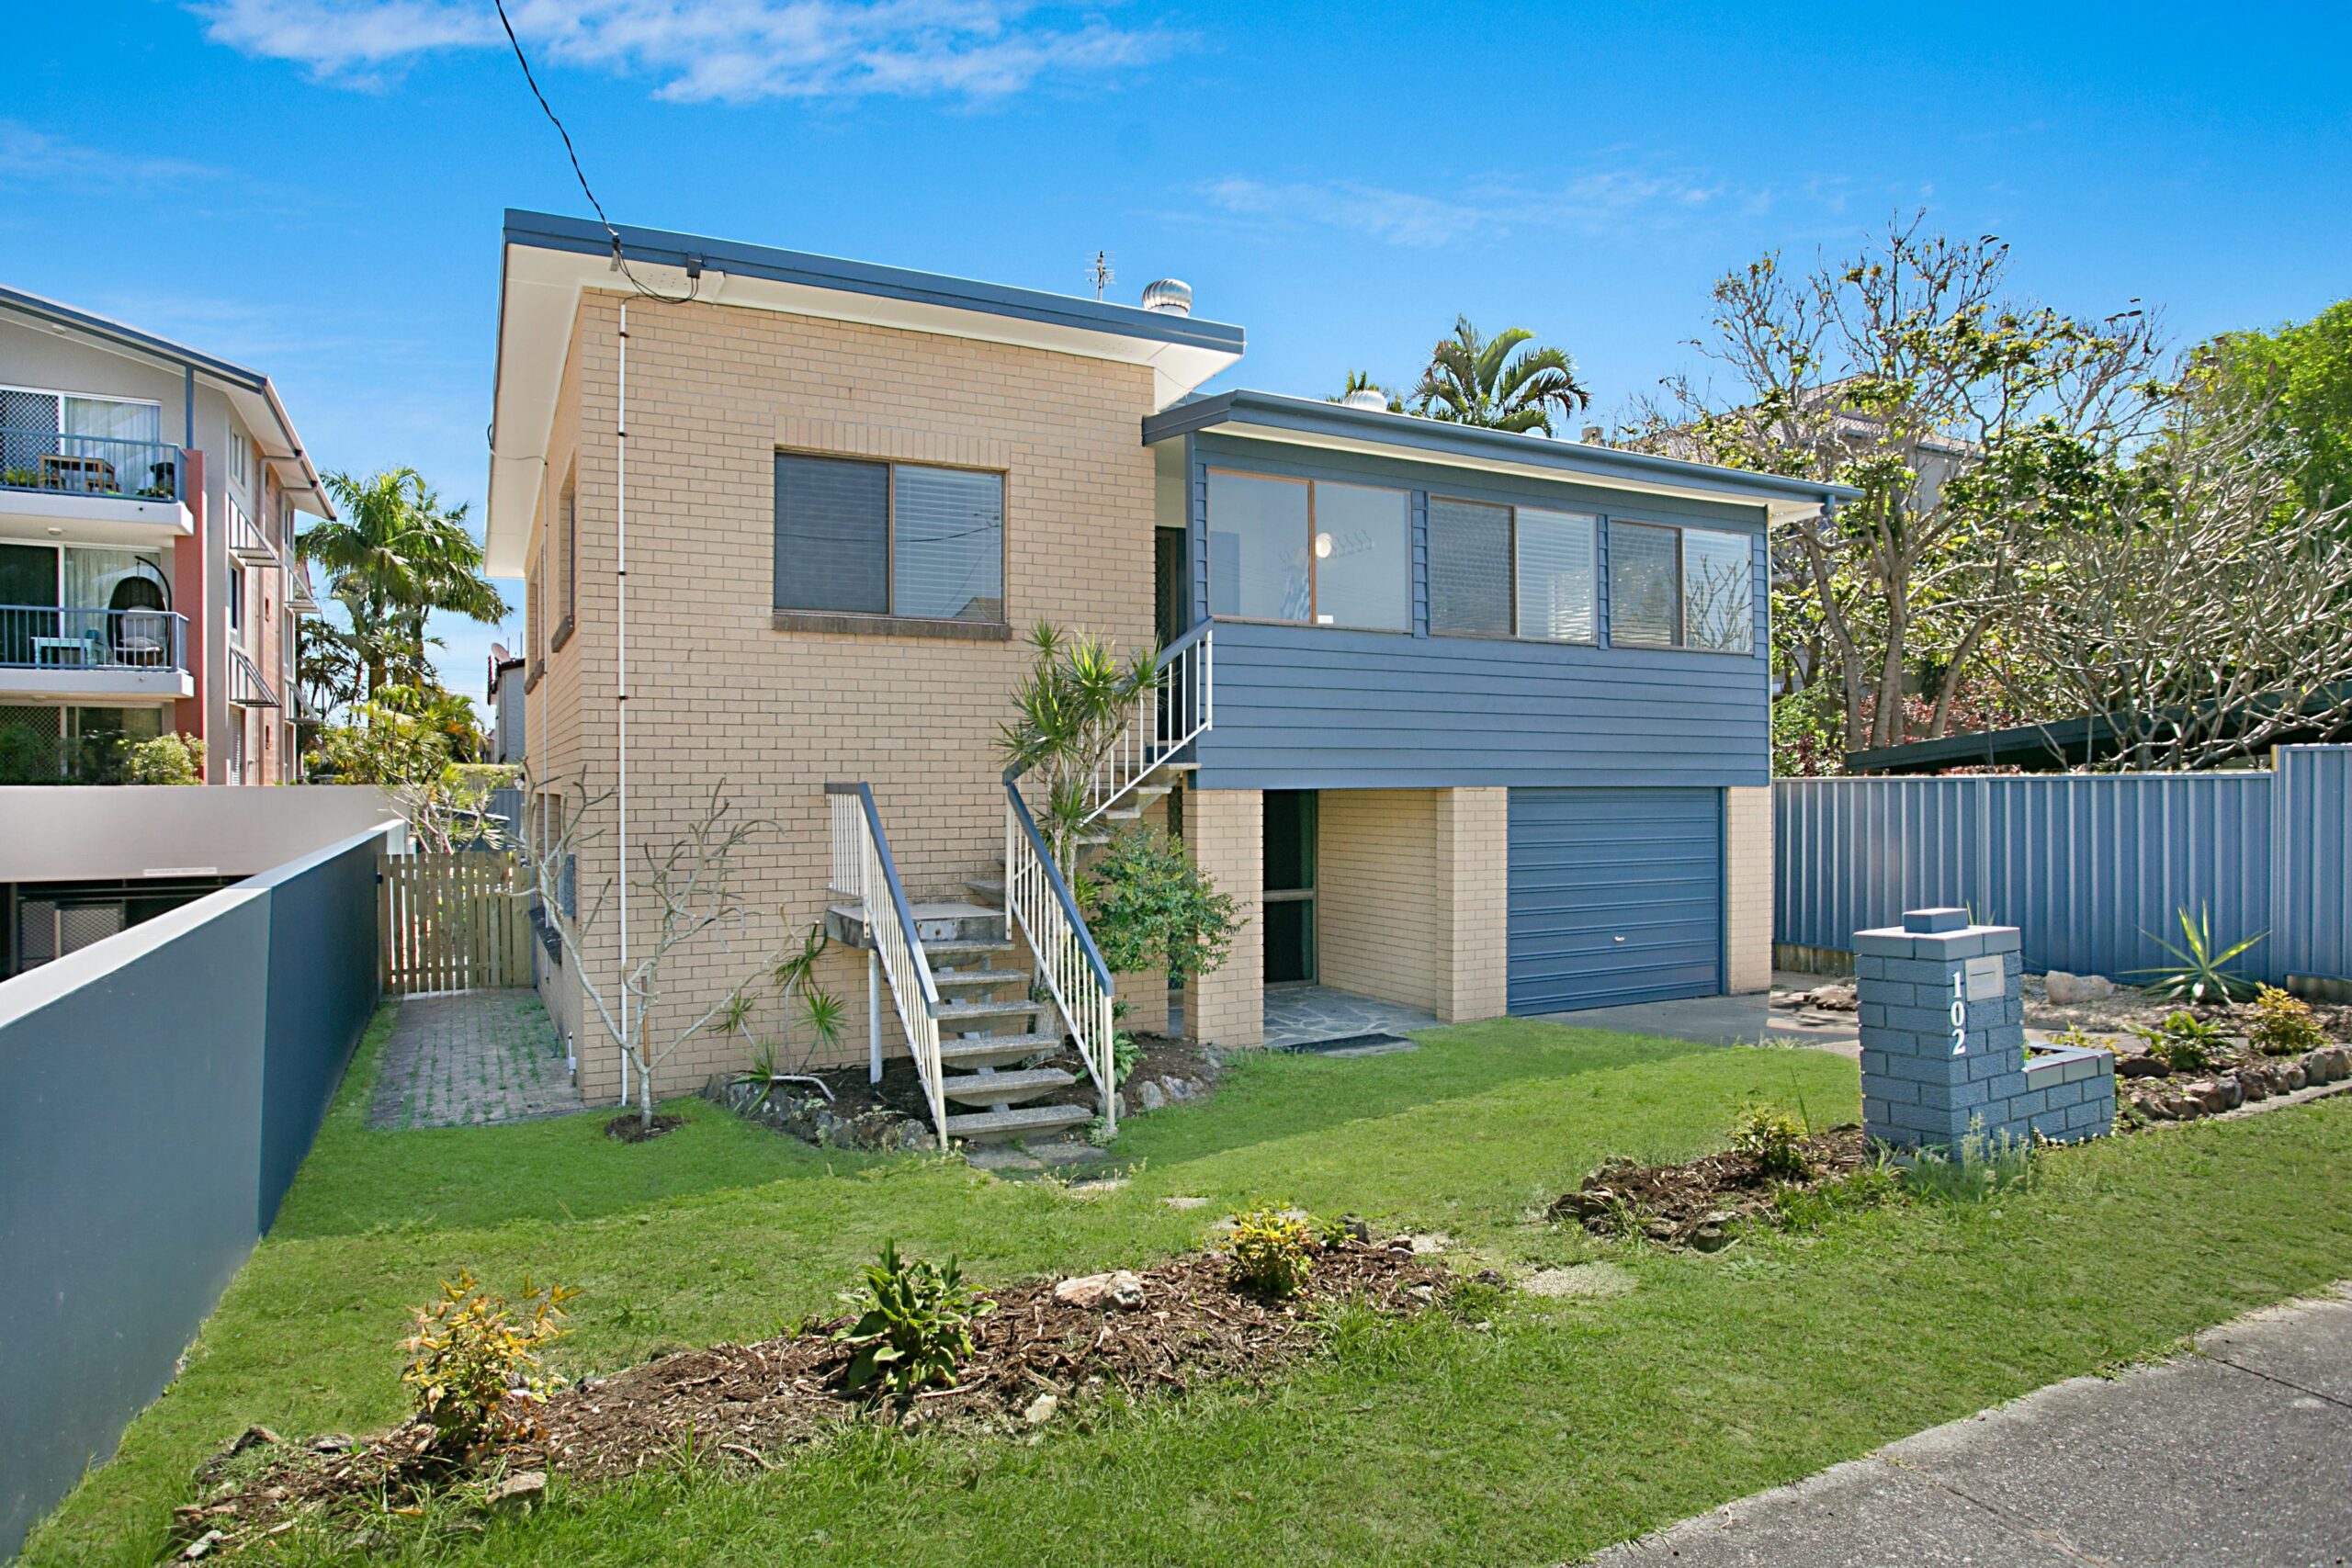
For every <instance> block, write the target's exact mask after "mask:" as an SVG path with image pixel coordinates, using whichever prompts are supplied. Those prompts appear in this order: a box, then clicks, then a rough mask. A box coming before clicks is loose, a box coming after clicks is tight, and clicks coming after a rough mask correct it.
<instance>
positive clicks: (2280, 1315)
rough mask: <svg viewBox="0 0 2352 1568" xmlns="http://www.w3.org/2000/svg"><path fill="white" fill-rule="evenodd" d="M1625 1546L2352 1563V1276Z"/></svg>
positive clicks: (2052, 1562) (1877, 1561)
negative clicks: (2123, 1365) (2174, 1346)
mask: <svg viewBox="0 0 2352 1568" xmlns="http://www.w3.org/2000/svg"><path fill="white" fill-rule="evenodd" d="M2197 1347H2198V1349H2199V1352H2201V1353H2200V1354H2198V1355H2193V1356H2184V1357H2182V1358H2181V1359H2178V1360H2176V1361H2170V1362H2166V1363H2165V1364H2163V1365H2160V1366H2152V1367H2145V1368H2139V1369H2135V1370H2133V1371H2128V1372H2125V1373H2123V1374H2121V1375H2120V1376H2118V1377H2115V1378H2112V1379H2105V1378H2075V1379H2074V1380H2072V1381H2071V1382H2062V1383H2053V1384H2052V1385H2051V1386H2050V1387H2048V1388H2045V1389H2041V1390H2040V1391H2038V1392H2036V1393H2030V1394H2028V1395H2027V1396H2026V1397H2024V1398H2023V1399H2020V1400H2018V1401H2017V1402H2016V1403H2015V1404H2007V1405H2003V1406H2002V1407H2001V1408H1999V1409H1997V1410H1988V1411H1985V1412H1984V1413H1983V1414H1981V1415H1977V1416H1970V1417H1968V1418H1967V1419H1966V1420H1962V1421H1954V1422H1952V1423H1951V1424H1950V1425H1948V1426H1942V1427H1935V1428H1933V1429H1932V1430H1929V1431H1926V1432H1922V1433H1920V1434H1919V1435H1918V1436H1917V1437H1913V1438H1904V1439H1903V1440H1902V1441H1901V1442H1898V1443H1894V1444H1893V1445H1891V1446H1889V1447H1887V1448H1884V1449H1882V1450H1879V1451H1878V1452H1877V1453H1875V1454H1872V1455H1871V1457H1869V1458H1868V1459H1862V1460H1856V1461H1853V1462H1851V1463H1849V1464H1841V1465H1838V1466H1837V1467H1835V1468H1834V1469H1830V1470H1826V1471H1824V1472H1821V1473H1820V1474H1819V1475H1815V1476H1813V1477H1811V1478H1810V1479H1808V1480H1805V1481H1801V1482H1799V1483H1796V1484H1795V1485H1793V1486H1786V1487H1781V1488H1780V1489H1778V1490H1776V1491H1771V1492H1763V1493H1758V1495H1755V1496H1753V1497H1748V1498H1746V1499H1743V1500H1742V1501H1740V1502H1737V1503H1734V1504H1731V1505H1730V1506H1726V1507H1724V1508H1719V1509H1717V1510H1715V1511H1714V1512H1713V1513H1711V1514H1704V1515H1702V1516H1701V1517H1697V1518H1694V1519H1685V1520H1684V1521H1683V1522H1682V1523H1680V1524H1679V1525H1676V1526H1674V1527H1672V1528H1671V1529H1667V1530H1665V1531H1662V1532H1660V1533H1659V1534H1657V1535H1654V1536H1649V1537H1645V1539H1643V1540H1637V1541H1633V1542H1629V1543H1628V1544H1626V1545H1623V1546H1619V1547H1613V1548H1611V1550H1609V1551H1605V1552H1602V1553H1601V1554H1600V1556H1598V1557H1596V1558H1593V1559H1591V1560H1590V1561H1591V1562H1592V1563H1593V1564H1594V1568H1652V1565H1655V1564H1660V1563H1668V1562H1671V1563H1676V1564H1680V1565H1683V1568H1767V1565H1770V1568H1780V1565H1782V1564H1787V1565H1790V1568H1898V1565H1900V1568H1945V1565H1947V1564H1953V1565H1957V1564H1971V1565H1987V1564H1999V1565H2003V1568H2009V1565H2014V1568H2083V1565H2084V1564H2099V1565H2102V1568H2143V1565H2146V1568H2155V1565H2158V1564H2162V1565H2164V1568H2188V1565H2195V1568H2344V1565H2347V1564H2352V1286H2347V1285H2343V1284H2339V1285H2338V1286H2336V1287H2335V1292H2333V1293H2332V1294H2330V1295H2327V1296H2324V1297H2319V1298H2315V1299H2312V1300H2308V1301H2302V1302H2296V1303H2290V1304H2288V1305H2286V1306H2282V1307H2274V1308H2269V1309H2267V1310H2265V1311H2262V1312H2258V1313H2255V1314H2251V1315H2249V1316H2246V1317H2243V1318H2240V1319H2238V1320H2237V1321H2236V1322H2234V1323H2231V1324H2227V1325H2223V1326H2222V1327H2220V1328H2216V1329H2212V1330H2210V1331H2208V1332H2207V1333H2204V1334H2201V1335H2199V1336H2198V1337H2197Z"/></svg>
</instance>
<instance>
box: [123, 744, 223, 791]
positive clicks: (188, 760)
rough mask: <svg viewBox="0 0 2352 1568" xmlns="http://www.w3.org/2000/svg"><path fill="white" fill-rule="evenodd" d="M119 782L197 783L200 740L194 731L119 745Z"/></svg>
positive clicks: (201, 777)
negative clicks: (121, 747) (120, 763)
mask: <svg viewBox="0 0 2352 1568" xmlns="http://www.w3.org/2000/svg"><path fill="white" fill-rule="evenodd" d="M122 782H123V783H125V784H202V783H203V782H204V742H203V740H202V739H199V738H198V737H197V736H194V735H158V736H156V737H155V738H154V739H152V740H141V741H139V742H137V743H135V744H132V745H128V746H125V747H124V748H123V749H122Z"/></svg>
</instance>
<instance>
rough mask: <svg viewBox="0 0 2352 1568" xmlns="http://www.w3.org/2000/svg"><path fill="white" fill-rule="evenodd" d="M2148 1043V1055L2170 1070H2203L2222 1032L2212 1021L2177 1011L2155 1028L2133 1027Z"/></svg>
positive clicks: (2207, 1065) (2221, 1039)
mask: <svg viewBox="0 0 2352 1568" xmlns="http://www.w3.org/2000/svg"><path fill="white" fill-rule="evenodd" d="M2132 1032H2133V1033H2134V1034H2137V1035H2138V1036H2139V1037H2140V1038H2141V1039H2143V1040H2144V1041H2146V1042H2147V1043H2148V1055H2151V1056H2154V1058H2155V1059H2156V1060H2157V1061H2159V1062H2162V1063H2163V1064H2164V1065H2165V1071H2166V1072H2171V1073H2195V1072H2202V1071H2203V1070H2204V1069H2205V1068H2207V1067H2210V1066H2212V1065H2213V1054H2214V1052H2216V1051H2217V1050H2219V1049H2220V1048H2221V1046H2222V1043H2223V1040H2224V1036H2223V1035H2222V1032H2221V1030H2220V1029H2219V1028H2218V1027H2216V1026H2215V1025H2213V1024H2211V1023H2208V1022H2206V1021H2204V1020H2203V1019H2201V1018H2199V1017H2198V1016H2197V1015H2196V1014H2195V1013H2191V1012H2177V1013H2174V1014H2173V1015H2172V1016H2171V1017H2169V1018H2167V1019H2165V1021H2163V1022H2162V1023H2159V1024H2157V1025H2156V1026H2155V1027H2154V1029H2145V1028H2143V1029H2134V1030H2133V1031H2132Z"/></svg>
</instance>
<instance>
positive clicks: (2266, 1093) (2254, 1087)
mask: <svg viewBox="0 0 2352 1568" xmlns="http://www.w3.org/2000/svg"><path fill="white" fill-rule="evenodd" d="M2237 1086H2238V1094H2239V1096H2240V1098H2242V1099H2245V1100H2267V1099H2269V1098H2270V1075H2269V1074H2267V1073H2265V1072H2259V1071H2256V1069H2254V1068H2252V1067H2247V1068H2245V1069H2243V1070H2241V1071H2240V1072H2239V1073H2238V1074H2237Z"/></svg>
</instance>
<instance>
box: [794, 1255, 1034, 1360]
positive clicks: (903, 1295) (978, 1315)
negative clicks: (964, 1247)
mask: <svg viewBox="0 0 2352 1568" xmlns="http://www.w3.org/2000/svg"><path fill="white" fill-rule="evenodd" d="M842 1300H843V1301H845V1302H847V1303H849V1304H850V1305H851V1306H852V1307H853V1308H854V1309H855V1311H856V1313H857V1320H856V1321H855V1322H854V1323H852V1324H851V1325H849V1326H848V1327H846V1328H843V1329H842V1330H840V1331H839V1332H838V1333H836V1334H835V1335H834V1336H833V1337H834V1338H835V1339H837V1340H840V1341H841V1342H842V1344H844V1345H850V1346H854V1347H855V1348H856V1351H857V1353H856V1354H855V1355H854V1356H853V1357H851V1358H850V1363H849V1366H848V1368H847V1369H846V1370H845V1371H843V1372H842V1384H843V1386H845V1387H848V1388H851V1389H864V1388H871V1387H874V1386H875V1385H876V1384H877V1383H878V1384H880V1385H881V1388H882V1391H883V1392H885V1393H888V1394H889V1395H890V1397H891V1398H893V1399H906V1398H909V1397H910V1396H911V1395H913V1393H915V1392H916V1391H917V1390H918V1389H923V1388H928V1387H930V1386H931V1385H932V1384H933V1383H944V1384H947V1385H949V1386H953V1385H954V1383H955V1382H956V1366H957V1364H958V1363H959V1362H962V1361H965V1360H967V1359H970V1357H971V1354H972V1325H974V1324H976V1323H978V1322H979V1320H980V1319H982V1318H984V1317H986V1316H988V1315H989V1314H990V1313H992V1312H994V1311H995V1310H996V1303H994V1302H992V1301H989V1299H988V1298H987V1297H985V1296H977V1295H974V1294H973V1293H972V1292H970V1291H967V1290H966V1289H965V1288H964V1279H963V1271H962V1269H960V1268H959V1267H958V1266H957V1263H956V1259H955V1258H948V1260H947V1267H946V1268H944V1269H940V1268H937V1267H934V1266H933V1264H931V1263H929V1262H928V1261H926V1260H924V1259H922V1258H900V1257H899V1244H898V1243H897V1242H896V1241H888V1242H885V1243H883V1244H882V1256H881V1258H879V1259H878V1260H876V1262H873V1263H869V1264H867V1265H866V1266H865V1284H864V1285H863V1286H862V1287H861V1288H860V1289H858V1290H856V1291H854V1292H849V1293H847V1294H845V1295H844V1296H842Z"/></svg>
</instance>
